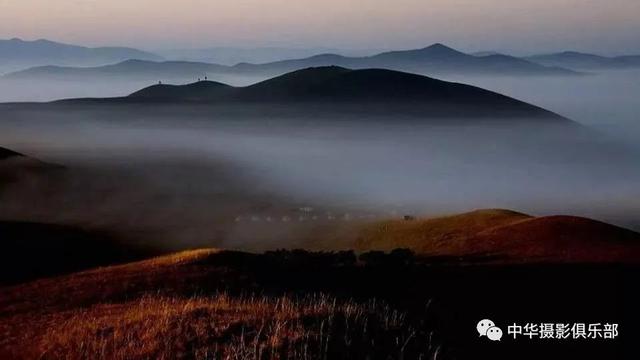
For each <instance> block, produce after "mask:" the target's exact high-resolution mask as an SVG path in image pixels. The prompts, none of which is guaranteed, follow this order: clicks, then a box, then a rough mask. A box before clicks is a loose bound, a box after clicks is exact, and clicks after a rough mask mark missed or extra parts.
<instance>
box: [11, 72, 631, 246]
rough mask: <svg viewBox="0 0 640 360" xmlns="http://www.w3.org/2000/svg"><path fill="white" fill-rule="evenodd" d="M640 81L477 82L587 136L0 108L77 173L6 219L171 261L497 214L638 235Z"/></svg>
mask: <svg viewBox="0 0 640 360" xmlns="http://www.w3.org/2000/svg"><path fill="white" fill-rule="evenodd" d="M636 75H637V73H636ZM638 79H640V77H638V76H636V77H631V76H630V73H622V72H616V73H610V74H607V75H594V76H591V77H581V78H576V79H570V80H569V79H566V78H565V79H562V80H560V79H554V78H546V79H540V78H535V79H533V78H524V79H523V78H520V79H513V78H502V79H496V78H493V79H489V78H479V79H466V80H467V81H469V82H471V83H474V84H478V85H482V86H484V87H487V88H489V89H493V90H499V91H500V92H503V93H506V94H509V95H513V96H515V97H516V98H519V99H523V100H527V101H531V102H533V103H535V104H536V105H540V106H543V107H546V108H548V109H550V110H553V111H556V112H558V113H560V114H562V115H564V116H567V117H569V118H571V119H573V120H575V121H577V122H579V123H581V124H584V125H586V126H580V125H576V126H575V127H573V128H567V127H562V126H553V125H541V124H535V123H526V124H525V123H522V124H515V122H514V123H511V124H509V125H505V124H504V123H502V124H501V125H497V124H491V123H485V122H479V121H478V122H475V121H473V120H469V121H466V122H465V123H464V124H463V123H456V124H452V125H446V124H442V123H440V124H437V125H436V124H434V122H433V121H425V122H422V123H421V122H416V121H406V119H403V118H402V116H401V115H398V117H395V118H389V119H380V118H377V119H367V118H353V119H348V120H345V119H340V120H339V121H338V120H336V119H334V118H330V117H329V118H322V117H318V116H312V117H305V116H301V117H299V118H278V117H277V116H276V117H273V116H263V115H262V112H260V111H259V109H256V111H255V112H254V116H249V117H246V116H244V117H242V118H236V117H234V116H233V115H230V114H234V111H232V110H229V109H226V108H224V107H221V106H212V107H196V108H194V107H190V106H170V105H164V106H155V107H140V106H138V107H131V106H125V105H117V106H105V105H95V106H94V105H91V106H89V105H83V106H77V107H74V108H70V107H62V106H58V107H55V106H54V107H51V106H41V105H0V114H2V115H1V119H2V120H1V121H0V145H1V146H3V147H6V148H10V149H13V150H16V151H19V152H22V153H25V154H27V155H29V156H32V157H35V158H37V159H40V160H42V161H44V162H47V163H51V164H59V165H62V166H64V167H65V168H64V170H62V171H60V172H58V173H57V174H56V175H55V176H44V177H43V176H34V177H28V179H27V180H26V181H19V182H12V183H10V184H8V185H5V186H4V188H3V189H2V191H0V195H1V196H2V198H1V202H0V204H1V205H0V218H2V219H17V220H33V221H43V222H56V223H68V224H82V225H87V226H91V227H96V228H104V229H110V230H113V231H117V232H122V233H124V234H126V235H127V236H129V237H130V238H132V239H135V240H140V241H149V238H150V237H151V238H153V239H154V240H153V241H157V242H158V243H161V244H163V245H165V246H169V247H171V248H179V247H188V246H202V245H209V246H224V247H232V248H250V249H262V248H268V247H278V246H308V247H314V246H315V247H320V248H321V247H322V246H323V244H324V243H325V242H331V241H333V240H332V239H335V238H339V237H341V236H346V235H348V234H350V233H349V232H350V231H351V226H352V224H354V223H357V222H359V221H370V220H373V219H380V218H389V217H399V216H402V215H405V214H412V215H424V216H428V215H437V214H446V213H455V212H462V211H468V210H472V209H477V208H495V207H500V208H509V209H513V210H518V211H522V212H527V213H531V214H534V215H549V214H572V215H582V216H588V217H592V218H596V219H600V220H604V221H608V222H612V223H616V224H619V225H623V226H627V227H631V228H635V229H638V228H640V221H638V218H639V217H640V200H638V199H640V196H639V195H640V187H639V186H638V184H640V167H638V166H637V159H638V156H639V155H640V151H638V150H639V149H638V147H637V146H636V145H634V143H633V142H632V141H628V140H631V139H633V138H634V136H635V135H636V134H637V135H640V131H639V127H638V125H637V122H635V119H634V116H635V115H634V114H637V113H639V112H638V110H640V109H639V107H640V105H638V104H637V103H636V102H634V101H633V100H634V99H632V97H633V94H634V93H636V94H637V93H638V90H640V80H638ZM545 84H546V85H545ZM85 95H86V94H85ZM0 96H1V97H4V96H6V95H4V94H0ZM314 217H315V218H314ZM319 229H322V231H320V230H319ZM143 239H144V240H143ZM309 244H312V245H314V246H312V245H309ZM332 246H335V244H332Z"/></svg>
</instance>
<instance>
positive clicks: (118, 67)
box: [5, 59, 227, 81]
mask: <svg viewBox="0 0 640 360" xmlns="http://www.w3.org/2000/svg"><path fill="white" fill-rule="evenodd" d="M226 71H227V67H225V66H222V65H215V64H207V63H198V62H189V61H164V62H156V61H145V60H135V59H134V60H125V61H122V62H120V63H117V64H112V65H104V66H98V67H86V68H82V67H69V66H51V65H48V66H39V67H34V68H30V69H27V70H23V71H17V72H14V73H11V74H7V75H5V78H8V79H21V78H38V79H66V80H86V79H93V78H101V79H114V78H122V79H128V80H132V79H138V80H140V79H142V80H145V79H146V80H154V81H155V80H156V79H175V78H180V79H184V78H189V79H197V78H198V77H204V76H205V74H207V73H220V72H226Z"/></svg>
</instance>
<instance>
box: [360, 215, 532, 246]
mask: <svg viewBox="0 0 640 360" xmlns="http://www.w3.org/2000/svg"><path fill="white" fill-rule="evenodd" d="M530 218H531V216H529V215H526V214H522V213H518V212H515V211H511V210H502V209H487V210H476V211H472V212H468V213H464V214H456V215H451V216H443V217H437V218H430V219H416V220H412V221H405V220H385V221H381V222H378V223H374V224H372V225H368V226H366V227H364V230H363V231H362V233H361V234H360V236H359V237H358V240H357V242H356V246H355V247H356V249H358V250H392V249H396V248H410V249H413V250H414V251H416V252H418V253H423V254H431V255H442V254H451V253H452V251H451V250H452V246H453V245H454V244H456V243H459V241H460V240H463V239H466V238H468V237H470V236H472V235H474V234H477V233H479V232H481V231H483V230H487V229H490V228H493V227H497V226H503V225H508V224H512V223H515V222H518V221H523V220H527V219H530Z"/></svg>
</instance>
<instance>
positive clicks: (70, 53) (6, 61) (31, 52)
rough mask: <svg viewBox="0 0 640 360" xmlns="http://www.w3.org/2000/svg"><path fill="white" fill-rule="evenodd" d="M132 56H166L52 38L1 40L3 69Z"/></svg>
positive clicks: (89, 63)
mask: <svg viewBox="0 0 640 360" xmlns="http://www.w3.org/2000/svg"><path fill="white" fill-rule="evenodd" d="M129 59H139V60H162V58H161V57H160V56H158V55H155V54H152V53H149V52H146V51H141V50H137V49H132V48H127V47H97V48H89V47H84V46H77V45H69V44H63V43H58V42H53V41H49V40H43V39H41V40H35V41H24V40H21V39H11V40H0V70H1V69H5V71H6V70H12V71H15V70H17V69H25V68H27V67H33V66H39V65H67V66H96V65H104V64H111V63H116V62H120V61H123V60H129Z"/></svg>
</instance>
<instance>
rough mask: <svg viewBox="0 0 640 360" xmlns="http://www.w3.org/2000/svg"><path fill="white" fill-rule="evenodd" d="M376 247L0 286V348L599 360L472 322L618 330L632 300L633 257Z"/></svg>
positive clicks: (193, 261)
mask: <svg viewBox="0 0 640 360" xmlns="http://www.w3.org/2000/svg"><path fill="white" fill-rule="evenodd" d="M376 257H377V260H376V261H373V262H363V260H362V259H365V258H367V257H366V256H365V257H361V261H360V262H358V261H356V258H355V256H354V255H353V254H352V253H348V252H344V253H307V252H301V251H292V252H287V251H280V252H270V253H265V254H249V253H240V252H228V251H220V250H214V249H205V250H195V251H187V252H182V253H177V254H174V255H169V256H163V257H159V258H154V259H150V260H145V261H140V262H135V263H130V264H125V265H118V266H111V267H105V268H98V269H94V270H90V271H85V272H81V273H76V274H72V275H67V276H62V277H58V278H50V279H43V280H38V281H35V282H31V283H27V284H23V285H19V286H14V287H4V288H2V287H0V334H2V336H1V337H0V358H2V359H5V358H6V359H34V358H39V359H60V358H63V359H86V358H92V359H150V358H153V359H213V358H215V359H381V360H382V359H417V358H424V359H466V358H469V359H471V358H478V357H481V358H485V357H486V356H488V355H489V354H491V358H493V359H513V358H531V359H539V358H550V356H551V355H553V356H552V357H555V356H560V355H563V356H566V355H574V356H576V357H580V358H608V357H607V355H611V354H613V353H612V351H614V349H616V348H615V347H614V346H617V345H618V344H617V343H615V342H597V341H594V342H590V343H588V344H586V345H585V346H581V347H580V348H579V349H577V350H576V348H575V347H573V346H570V345H571V343H570V344H569V345H568V346H565V347H561V346H560V344H557V343H551V345H550V346H551V348H550V347H549V346H542V347H536V348H535V349H534V351H531V352H530V351H524V354H526V355H525V356H522V354H523V346H524V347H525V349H527V350H531V349H530V348H528V347H527V346H526V345H523V344H522V343H517V342H515V343H514V342H510V341H507V339H505V342H504V344H500V347H499V348H497V347H487V346H488V345H487V344H488V343H487V342H483V341H479V340H478V336H477V333H476V332H475V325H474V324H475V322H477V319H478V316H481V315H479V314H491V316H492V317H494V318H495V319H513V318H516V316H517V315H518V314H520V315H521V314H522V309H523V308H526V309H529V310H528V312H527V315H528V316H531V317H532V318H533V319H536V318H542V317H544V318H547V317H551V318H556V317H557V318H562V317H566V318H568V319H572V318H584V316H585V315H586V314H588V315H589V316H590V317H594V318H596V319H605V320H607V321H613V322H620V323H621V327H622V328H623V329H625V328H626V327H625V319H623V318H620V317H619V313H618V311H622V310H621V309H626V308H625V306H626V305H625V302H621V299H629V300H631V299H636V298H637V296H636V297H632V295H633V292H631V293H624V294H620V290H621V289H627V287H620V285H621V284H629V283H630V281H631V282H632V281H635V280H636V274H637V268H630V267H620V266H603V265H598V266H591V265H589V266H582V265H574V266H570V267H569V266H564V267H561V266H548V265H544V266H538V265H536V266H533V267H528V266H522V265H519V266H511V267H502V266H477V267H459V266H433V264H429V263H420V260H419V259H417V258H416V259H415V262H413V261H409V260H411V259H410V258H406V257H405V258H403V259H404V261H398V257H397V255H393V254H389V255H382V256H376ZM369 258H372V257H369ZM612 279H615V281H612ZM628 289H631V287H628ZM479 293H480V294H482V296H477V295H478V294H479ZM550 294H553V301H552V302H549V296H550ZM619 296H620V297H619ZM513 299H518V301H517V302H514V301H513ZM632 302H633V301H632ZM596 304H597V306H594V305H596ZM634 306H635V304H634ZM624 311H625V312H623V314H627V312H626V311H627V310H624ZM627 325H628V324H627ZM516 354H519V355H516ZM585 355H588V356H585Z"/></svg>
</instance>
